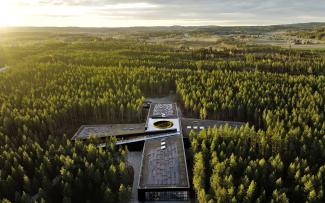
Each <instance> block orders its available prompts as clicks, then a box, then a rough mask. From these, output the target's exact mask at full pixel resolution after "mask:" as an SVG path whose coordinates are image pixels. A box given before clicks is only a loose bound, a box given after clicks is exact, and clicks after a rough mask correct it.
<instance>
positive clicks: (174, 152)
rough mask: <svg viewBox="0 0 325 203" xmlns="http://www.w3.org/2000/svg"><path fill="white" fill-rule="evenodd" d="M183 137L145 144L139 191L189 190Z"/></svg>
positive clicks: (177, 136)
mask: <svg viewBox="0 0 325 203" xmlns="http://www.w3.org/2000/svg"><path fill="white" fill-rule="evenodd" d="M188 187H189V180H188V174H187V166H186V159H185V152H184V145H183V139H182V136H181V135H179V134H178V135H173V136H169V137H165V138H161V139H153V140H147V141H146V142H145V144H144V150H143V158H142V166H141V173H140V180H139V189H157V188H188Z"/></svg>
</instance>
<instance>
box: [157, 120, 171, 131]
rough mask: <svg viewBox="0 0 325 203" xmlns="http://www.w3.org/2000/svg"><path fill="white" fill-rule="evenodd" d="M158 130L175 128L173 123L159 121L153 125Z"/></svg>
mask: <svg viewBox="0 0 325 203" xmlns="http://www.w3.org/2000/svg"><path fill="white" fill-rule="evenodd" d="M153 125H154V126H155V127H156V128H159V129H168V128H171V127H173V125H174V123H173V122H171V121H157V122H154V124H153Z"/></svg>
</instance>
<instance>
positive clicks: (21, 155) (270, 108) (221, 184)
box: [0, 30, 325, 203]
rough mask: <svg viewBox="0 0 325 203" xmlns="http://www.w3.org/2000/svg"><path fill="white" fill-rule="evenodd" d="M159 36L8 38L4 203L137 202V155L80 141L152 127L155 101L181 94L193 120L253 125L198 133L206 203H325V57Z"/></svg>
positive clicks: (2, 57)
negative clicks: (149, 119)
mask: <svg viewBox="0 0 325 203" xmlns="http://www.w3.org/2000/svg"><path fill="white" fill-rule="evenodd" d="M155 34H156V33H148V32H144V33H142V35H141V36H138V37H139V38H138V39H135V38H132V37H128V36H126V37H124V38H122V39H119V38H113V37H111V36H108V35H105V33H101V34H96V32H90V33H87V32H85V33H83V32H80V33H79V32H71V31H69V32H68V31H67V32H64V31H62V30H58V31H56V32H54V31H53V30H52V31H49V30H35V31H29V32H27V31H25V30H23V31H19V30H13V31H10V32H3V33H0V36H1V37H0V68H1V67H8V68H7V69H6V70H5V71H1V72H0V201H1V202H17V203H20V202H21V203H23V202H127V201H128V200H129V199H130V195H131V187H132V182H133V171H132V168H131V167H130V166H129V165H128V163H127V161H126V157H127V153H128V149H127V148H125V147H119V146H115V145H114V139H108V140H106V142H107V146H109V147H107V148H105V149H98V148H97V147H96V141H94V142H89V143H88V142H87V143H82V142H79V141H77V142H73V141H71V140H70V139H71V137H72V136H73V133H74V132H75V131H76V130H77V129H78V127H79V126H80V125H83V124H89V123H91V124H102V123H132V122H134V123H136V122H143V121H144V120H145V116H146V115H145V114H144V113H143V111H142V105H143V102H144V100H145V98H146V97H148V96H155V97H158V96H163V95H166V94H168V93H169V92H171V91H172V92H175V93H176V95H177V100H178V103H179V105H180V106H181V108H182V111H183V113H184V114H185V115H186V116H189V117H197V118H201V119H213V120H227V121H241V122H245V123H246V125H245V126H244V127H241V128H237V129H234V128H231V127H230V126H228V125H226V126H222V127H219V128H216V127H214V128H210V129H208V130H207V131H205V130H203V131H201V132H200V133H194V132H191V133H190V136H189V140H190V143H191V148H190V152H189V153H190V157H192V158H193V161H192V162H191V163H193V164H192V165H189V167H190V168H192V170H191V171H192V172H193V174H192V175H191V176H192V177H193V178H192V187H193V190H194V191H195V194H196V198H197V199H198V201H199V202H202V203H204V202H211V203H212V202H274V203H275V202H325V194H324V192H325V191H324V190H325V51H324V50H322V49H312V50H310V49H289V48H281V47H277V46H270V45H252V44H246V43H243V42H242V41H236V39H234V40H229V39H228V38H227V37H225V38H224V44H227V46H223V47H220V48H216V46H213V47H204V46H202V47H200V48H184V47H175V46H171V45H170V44H165V43H152V42H151V41H148V40H146V39H147V38H149V37H152V35H153V36H155ZM167 34H168V35H171V34H170V33H167ZM177 34H179V33H176V34H175V35H177ZM139 35H140V34H139Z"/></svg>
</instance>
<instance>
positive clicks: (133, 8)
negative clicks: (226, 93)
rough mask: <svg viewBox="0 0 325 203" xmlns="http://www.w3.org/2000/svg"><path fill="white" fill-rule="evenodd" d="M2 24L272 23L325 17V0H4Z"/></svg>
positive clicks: (309, 20) (0, 14) (1, 3)
mask: <svg viewBox="0 0 325 203" xmlns="http://www.w3.org/2000/svg"><path fill="white" fill-rule="evenodd" d="M0 8H1V12H0V26H2V27H3V26H60V27H61V26H63V27H64V26H79V27H126V26H168V25H222V26H227V25H270V24H289V23H297V22H322V21H325V15H324V11H325V2H324V1H323V0H308V1H307V0H288V1H281V0H271V1H262V0H249V1H240V0H230V1H221V0H204V1H195V0H188V1H185V0H175V1H168V0H165V1H162V0H151V1H149V0H143V1H131V0H119V1H117V0H93V1H86V0H0Z"/></svg>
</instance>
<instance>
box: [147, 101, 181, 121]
mask: <svg viewBox="0 0 325 203" xmlns="http://www.w3.org/2000/svg"><path fill="white" fill-rule="evenodd" d="M177 116H178V115H177V107H176V104H175V103H152V104H151V105H150V109H149V115H148V117H149V118H177Z"/></svg>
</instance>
